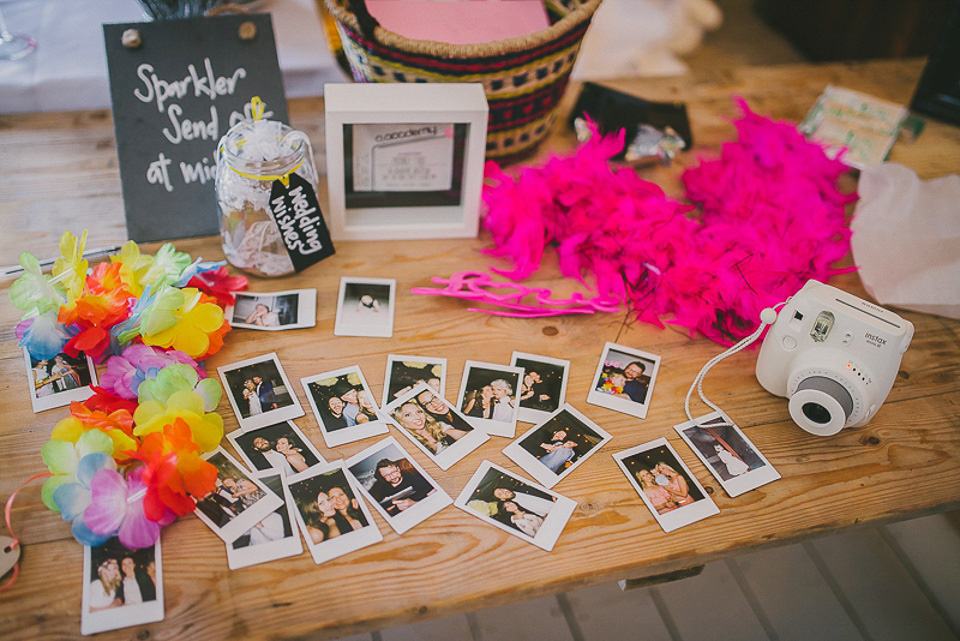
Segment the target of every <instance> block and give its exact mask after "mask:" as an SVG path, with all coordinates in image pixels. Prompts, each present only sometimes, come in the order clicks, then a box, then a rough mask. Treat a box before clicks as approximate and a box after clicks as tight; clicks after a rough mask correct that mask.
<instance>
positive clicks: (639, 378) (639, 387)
mask: <svg viewBox="0 0 960 641" xmlns="http://www.w3.org/2000/svg"><path fill="white" fill-rule="evenodd" d="M659 371H660V357H659V356H657V355H656V354H648V353H647V352H641V351H640V350H638V349H633V348H632V347H626V346H624V345H617V344H616V343H607V344H606V345H604V347H603V353H602V354H601V355H600V362H599V363H597V371H596V373H595V374H594V375H593V384H592V385H591V386H590V393H589V394H588V395H587V402H588V403H590V404H591V405H598V406H600V407H605V408H607V409H610V410H614V411H615V412H622V413H624V414H629V415H631V416H636V417H637V418H646V417H647V410H648V409H649V407H650V399H651V398H652V397H653V386H654V384H655V383H656V382H657V373H658V372H659Z"/></svg>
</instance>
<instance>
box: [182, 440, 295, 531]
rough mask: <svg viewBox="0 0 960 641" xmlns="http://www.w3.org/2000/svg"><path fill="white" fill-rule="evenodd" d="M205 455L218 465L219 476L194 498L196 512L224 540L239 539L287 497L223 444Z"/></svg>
mask: <svg viewBox="0 0 960 641" xmlns="http://www.w3.org/2000/svg"><path fill="white" fill-rule="evenodd" d="M203 458H204V460H206V461H207V462H208V463H211V464H212V465H213V466H214V467H215V468H217V480H216V483H215V485H214V488H213V490H212V491H211V492H210V493H209V494H207V495H206V496H202V497H200V498H199V499H197V498H195V499H194V501H196V504H197V509H196V511H195V513H196V515H197V518H199V519H200V520H201V521H203V523H204V524H205V525H206V526H207V527H209V528H210V529H211V530H213V533H214V534H216V535H217V536H219V537H220V538H221V539H222V540H223V542H224V543H232V542H233V541H236V540H237V537H239V536H240V535H242V534H243V533H244V532H246V531H247V530H249V529H250V528H252V527H253V526H254V525H256V524H257V523H258V522H260V521H261V520H262V519H263V518H264V517H266V516H267V515H268V514H270V513H271V512H273V511H274V510H276V509H277V508H278V507H280V506H281V505H283V499H281V498H280V497H279V496H277V495H276V494H274V493H273V492H271V491H270V489H269V488H268V487H267V486H266V485H264V484H263V482H262V481H260V480H259V479H256V478H254V477H253V476H251V475H250V473H249V472H247V471H246V470H245V469H244V468H243V466H242V465H240V463H239V462H237V459H235V458H233V457H232V456H230V455H229V454H227V452H226V451H225V450H224V449H223V448H222V447H218V448H217V449H215V450H214V451H213V452H211V453H209V454H207V455H205V456H204V457H203Z"/></svg>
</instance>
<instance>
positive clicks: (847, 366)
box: [757, 280, 913, 436]
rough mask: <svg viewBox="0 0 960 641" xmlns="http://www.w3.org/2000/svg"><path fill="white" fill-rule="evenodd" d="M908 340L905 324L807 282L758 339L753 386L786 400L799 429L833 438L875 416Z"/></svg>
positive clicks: (910, 326)
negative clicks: (760, 387) (758, 345)
mask: <svg viewBox="0 0 960 641" xmlns="http://www.w3.org/2000/svg"><path fill="white" fill-rule="evenodd" d="M912 338H913V323H911V322H910V321H907V320H904V319H902V318H900V317H899V316H898V315H896V314H894V313H893V312H891V311H888V310H886V309H883V308H882V307H878V306H876V305H874V304H872V303H868V302H867V301H865V300H862V299H860V298H857V297H856V296H851V295H850V294H848V293H846V292H844V291H841V290H839V289H837V288H836V287H831V286H830V285H824V284H823V283H820V282H817V281H815V280H810V281H807V284H806V285H804V286H803V288H802V289H801V290H800V291H799V292H797V293H796V294H795V295H794V296H793V298H791V299H790V300H789V301H788V302H787V304H786V305H785V306H784V307H783V309H781V310H780V313H779V314H778V315H777V319H776V322H774V323H773V326H772V327H771V328H770V331H769V332H768V333H767V336H766V338H764V339H763V345H762V346H761V347H760V355H759V356H758V357H757V380H758V381H760V384H761V385H762V386H763V387H764V389H766V390H767V391H768V392H770V393H771V394H776V395H777V396H784V397H786V398H789V399H790V416H791V418H793V420H794V422H796V424H797V425H799V426H800V427H802V428H803V429H805V430H806V431H808V432H810V433H811V434H817V435H819V436H831V435H833V434H836V433H837V432H839V431H840V430H841V429H843V428H844V427H857V426H859V425H863V424H865V423H866V422H867V421H869V420H870V419H871V418H872V417H873V415H874V414H876V412H877V410H878V409H879V408H880V406H881V405H882V404H883V402H884V401H885V400H886V399H887V395H888V394H889V393H890V389H891V388H892V387H893V381H894V379H896V377H897V372H898V370H899V369H900V360H901V358H902V357H903V353H904V352H905V351H906V350H907V347H909V346H910V340H911V339H912Z"/></svg>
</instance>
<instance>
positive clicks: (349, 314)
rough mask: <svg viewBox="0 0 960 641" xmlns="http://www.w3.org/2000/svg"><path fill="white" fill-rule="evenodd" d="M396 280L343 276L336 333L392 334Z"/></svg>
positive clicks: (334, 330)
mask: <svg viewBox="0 0 960 641" xmlns="http://www.w3.org/2000/svg"><path fill="white" fill-rule="evenodd" d="M396 297H397V281H395V280H394V279H392V278H351V277H349V276H344V277H343V278H341V279H340V294H339V296H338V298H337V321H336V323H335V324H334V327H333V334H334V335H335V336H374V337H380V338H390V337H391V336H393V306H394V303H395V301H396Z"/></svg>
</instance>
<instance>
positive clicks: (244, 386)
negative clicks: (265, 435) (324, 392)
mask: <svg viewBox="0 0 960 641" xmlns="http://www.w3.org/2000/svg"><path fill="white" fill-rule="evenodd" d="M217 371H219V372H220V378H221V382H222V383H223V386H224V388H225V389H226V390H227V392H228V394H227V397H228V399H229V400H230V405H231V407H233V411H234V413H235V414H236V415H237V420H238V422H239V423H240V428H241V429H243V430H251V429H256V428H258V427H264V426H265V425H271V424H274V423H277V422H280V421H284V420H288V419H293V418H297V417H299V416H303V409H301V407H300V401H299V400H297V397H296V396H295V395H294V394H293V393H292V390H291V389H290V381H289V380H288V379H287V376H286V374H285V373H284V371H283V368H282V367H280V361H279V360H278V359H277V355H276V354H265V355H263V356H258V357H256V358H251V359H248V360H245V361H241V362H239V363H233V364H231V365H225V366H223V367H218V368H217Z"/></svg>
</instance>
